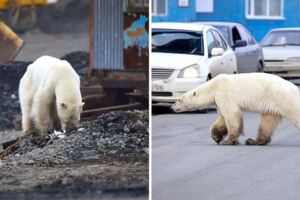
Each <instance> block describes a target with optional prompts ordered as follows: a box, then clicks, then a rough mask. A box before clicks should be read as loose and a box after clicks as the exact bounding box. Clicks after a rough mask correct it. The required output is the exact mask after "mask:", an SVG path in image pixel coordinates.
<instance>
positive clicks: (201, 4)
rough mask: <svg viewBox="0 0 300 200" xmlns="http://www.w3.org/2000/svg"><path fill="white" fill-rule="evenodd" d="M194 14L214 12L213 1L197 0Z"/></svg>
mask: <svg viewBox="0 0 300 200" xmlns="http://www.w3.org/2000/svg"><path fill="white" fill-rule="evenodd" d="M196 12H203V13H211V12H214V0H197V1H196Z"/></svg>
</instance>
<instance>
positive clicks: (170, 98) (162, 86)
mask: <svg viewBox="0 0 300 200" xmlns="http://www.w3.org/2000/svg"><path fill="white" fill-rule="evenodd" d="M206 79H207V77H201V78H176V79H172V80H153V81H152V101H155V102H166V103H173V102H175V101H176V100H177V99H178V98H179V97H180V96H181V95H183V94H184V93H185V92H187V91H189V90H191V89H193V88H195V87H197V86H199V85H201V84H203V83H205V82H206Z"/></svg>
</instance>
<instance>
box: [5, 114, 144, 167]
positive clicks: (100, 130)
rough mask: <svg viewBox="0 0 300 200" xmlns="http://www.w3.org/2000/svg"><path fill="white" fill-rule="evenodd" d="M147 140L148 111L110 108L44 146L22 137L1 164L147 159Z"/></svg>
mask: <svg viewBox="0 0 300 200" xmlns="http://www.w3.org/2000/svg"><path fill="white" fill-rule="evenodd" d="M148 144H149V132H148V111H122V112H121V111H120V112H111V113H107V114H103V115H101V116H99V117H98V118H97V119H96V120H93V121H89V122H85V123H83V124H82V126H81V127H80V128H79V129H78V130H77V131H71V132H69V133H67V137H65V138H62V139H57V140H54V141H52V143H50V144H48V145H46V146H44V147H38V146H36V145H34V144H33V143H31V140H30V139H29V137H28V138H24V139H22V140H21V142H20V144H19V146H18V147H17V148H18V150H17V151H16V152H15V154H14V155H10V156H8V157H6V158H5V159H4V160H3V162H2V167H5V166H8V167H12V166H20V165H35V166H54V165H65V164H71V163H75V162H76V161H80V160H81V161H82V160H86V159H99V160H102V161H105V159H107V158H110V159H112V158H113V159H117V160H120V159H121V160H142V161H143V160H145V161H147V159H148V154H147V152H146V151H147V149H148Z"/></svg>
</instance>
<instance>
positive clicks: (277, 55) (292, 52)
mask: <svg viewBox="0 0 300 200" xmlns="http://www.w3.org/2000/svg"><path fill="white" fill-rule="evenodd" d="M263 52H264V59H265V60H286V59H288V58H292V57H300V55H299V52H300V46H276V47H274V46H273V47H263Z"/></svg>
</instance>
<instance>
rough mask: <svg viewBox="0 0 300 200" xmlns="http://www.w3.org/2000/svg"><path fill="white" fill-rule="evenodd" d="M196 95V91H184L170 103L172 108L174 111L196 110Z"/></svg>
mask: <svg viewBox="0 0 300 200" xmlns="http://www.w3.org/2000/svg"><path fill="white" fill-rule="evenodd" d="M197 96H198V95H197V91H194V90H192V91H188V92H186V93H185V94H183V95H182V96H181V97H180V98H179V99H178V100H177V101H176V102H175V104H173V105H172V110H173V111H174V112H176V113H179V112H185V111H193V110H197V109H198V108H197V107H195V104H197V103H196V102H197Z"/></svg>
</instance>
